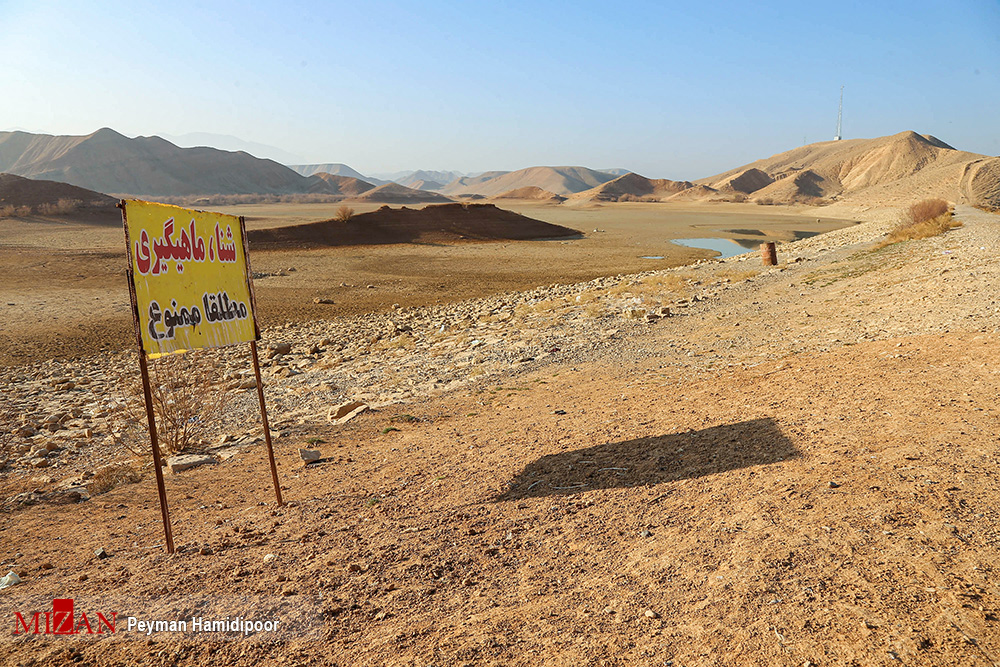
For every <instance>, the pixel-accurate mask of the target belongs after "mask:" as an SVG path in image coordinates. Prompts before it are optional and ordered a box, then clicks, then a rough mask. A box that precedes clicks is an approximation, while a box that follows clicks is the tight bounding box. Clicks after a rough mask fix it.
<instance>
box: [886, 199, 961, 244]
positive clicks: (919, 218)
mask: <svg viewBox="0 0 1000 667" xmlns="http://www.w3.org/2000/svg"><path fill="white" fill-rule="evenodd" d="M961 226H962V223H961V222H959V221H957V220H955V219H954V217H953V215H952V212H951V207H949V206H948V202H946V201H945V200H943V199H925V200H923V201H919V202H917V203H916V204H913V205H912V206H910V208H909V209H907V211H906V215H905V219H904V220H903V222H901V223H900V224H899V225H897V226H896V227H895V228H894V229H893V230H892V231H891V232H889V235H888V236H887V237H886V238H885V240H883V241H882V242H881V243H880V244H878V246H876V247H877V248H884V247H885V246H888V245H892V244H893V243H899V242H900V241H909V240H915V239H926V238H930V237H932V236H937V235H938V234H943V233H945V232H946V231H948V230H949V229H955V228H956V227H961Z"/></svg>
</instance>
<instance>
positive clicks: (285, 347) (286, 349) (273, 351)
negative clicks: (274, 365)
mask: <svg viewBox="0 0 1000 667" xmlns="http://www.w3.org/2000/svg"><path fill="white" fill-rule="evenodd" d="M291 352H292V344H291V343H275V344H274V345H272V346H271V348H270V349H269V350H268V352H267V356H268V358H273V357H277V356H278V355H282V354H291Z"/></svg>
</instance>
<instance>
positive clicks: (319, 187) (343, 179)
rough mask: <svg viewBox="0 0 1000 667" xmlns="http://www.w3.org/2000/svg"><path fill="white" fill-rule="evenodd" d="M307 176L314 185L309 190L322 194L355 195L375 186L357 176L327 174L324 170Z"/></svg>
mask: <svg viewBox="0 0 1000 667" xmlns="http://www.w3.org/2000/svg"><path fill="white" fill-rule="evenodd" d="M308 178H309V179H310V180H312V181H313V183H314V184H315V187H314V188H313V189H312V190H311V191H312V192H316V193H322V194H331V195H344V196H345V197H357V196H358V195H360V194H362V193H364V192H368V191H369V190H371V189H373V188H374V187H375V186H374V185H372V184H371V183H368V182H367V181H362V180H361V179H358V178H353V177H351V176H338V175H337V174H328V173H326V172H325V171H320V172H316V173H315V174H313V175H312V176H309V177H308Z"/></svg>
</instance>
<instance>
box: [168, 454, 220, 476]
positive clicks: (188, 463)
mask: <svg viewBox="0 0 1000 667" xmlns="http://www.w3.org/2000/svg"><path fill="white" fill-rule="evenodd" d="M207 463H218V459H216V458H215V457H214V456H207V455H202V454H178V455H177V456H171V457H170V458H168V459H167V467H168V468H170V472H172V473H175V474H176V473H179V472H183V471H185V470H190V469H191V468H196V467H198V466H201V465H205V464H207Z"/></svg>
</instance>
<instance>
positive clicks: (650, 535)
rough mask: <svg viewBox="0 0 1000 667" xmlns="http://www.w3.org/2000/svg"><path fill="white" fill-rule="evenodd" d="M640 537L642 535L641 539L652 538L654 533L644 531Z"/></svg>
mask: <svg viewBox="0 0 1000 667" xmlns="http://www.w3.org/2000/svg"><path fill="white" fill-rule="evenodd" d="M639 535H640V536H641V537H652V536H653V533H652V532H650V531H648V530H644V531H642V532H641V533H639Z"/></svg>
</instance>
